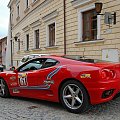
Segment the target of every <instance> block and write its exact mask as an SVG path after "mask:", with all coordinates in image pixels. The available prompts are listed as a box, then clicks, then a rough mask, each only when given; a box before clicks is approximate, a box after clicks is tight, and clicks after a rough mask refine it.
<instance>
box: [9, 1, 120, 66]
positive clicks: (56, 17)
mask: <svg viewBox="0 0 120 120" xmlns="http://www.w3.org/2000/svg"><path fill="white" fill-rule="evenodd" d="M96 2H102V3H103V9H102V12H101V13H102V14H104V13H105V12H111V13H114V12H116V16H117V17H116V24H115V25H114V24H113V16H110V17H111V19H112V20H111V21H110V22H111V24H110V25H109V24H106V23H105V20H106V18H105V15H96V13H95V3H96ZM8 7H9V8H10V16H11V26H12V27H11V33H12V36H11V40H12V51H13V53H12V59H13V64H14V65H17V64H18V62H19V60H20V59H21V58H22V57H23V56H25V55H28V54H35V53H37V54H41V53H46V54H58V55H60V54H68V55H84V56H86V57H91V58H97V59H106V60H109V59H112V60H113V61H119V50H120V29H119V26H120V15H119V14H120V12H119V11H120V4H119V0H114V1H113V0H101V1H100V0H10V2H9V4H8ZM108 15H109V14H108ZM15 37H17V39H16V40H15Z"/></svg>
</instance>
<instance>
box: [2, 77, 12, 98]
mask: <svg viewBox="0 0 120 120" xmlns="http://www.w3.org/2000/svg"><path fill="white" fill-rule="evenodd" d="M9 96H10V93H9V89H8V86H7V83H6V82H5V81H4V80H3V79H0V97H3V98H6V97H9Z"/></svg>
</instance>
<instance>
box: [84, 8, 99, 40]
mask: <svg viewBox="0 0 120 120" xmlns="http://www.w3.org/2000/svg"><path fill="white" fill-rule="evenodd" d="M96 39H97V14H96V12H95V10H89V11H87V12H83V41H90V40H96Z"/></svg>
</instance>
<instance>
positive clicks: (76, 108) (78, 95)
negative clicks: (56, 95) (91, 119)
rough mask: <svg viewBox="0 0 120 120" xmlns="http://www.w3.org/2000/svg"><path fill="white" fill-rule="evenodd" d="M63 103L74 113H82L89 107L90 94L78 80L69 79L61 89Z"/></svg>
mask: <svg viewBox="0 0 120 120" xmlns="http://www.w3.org/2000/svg"><path fill="white" fill-rule="evenodd" d="M60 101H61V103H62V105H63V106H64V107H65V108H66V109H67V110H68V111H69V112H72V113H82V112H84V111H86V110H87V109H88V108H89V97H88V94H87V92H86V90H85V88H84V87H83V85H82V84H80V83H79V82H78V81H75V80H69V81H67V82H65V83H64V84H63V86H62V87H61V89H60Z"/></svg>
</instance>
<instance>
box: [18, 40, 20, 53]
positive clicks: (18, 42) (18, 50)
mask: <svg viewBox="0 0 120 120" xmlns="http://www.w3.org/2000/svg"><path fill="white" fill-rule="evenodd" d="M18 51H20V39H19V42H18Z"/></svg>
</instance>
